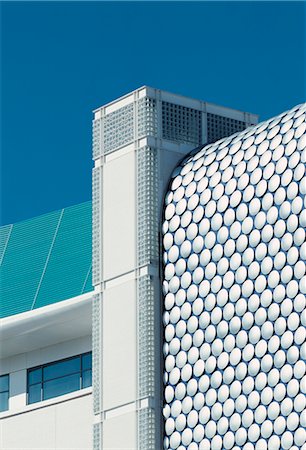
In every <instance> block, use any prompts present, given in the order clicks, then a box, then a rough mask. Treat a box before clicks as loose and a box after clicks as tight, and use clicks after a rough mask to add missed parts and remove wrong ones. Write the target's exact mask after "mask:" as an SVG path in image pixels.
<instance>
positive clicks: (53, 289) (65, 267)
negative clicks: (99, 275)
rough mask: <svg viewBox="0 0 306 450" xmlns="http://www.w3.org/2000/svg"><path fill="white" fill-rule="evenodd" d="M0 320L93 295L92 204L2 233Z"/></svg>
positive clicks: (55, 213)
mask: <svg viewBox="0 0 306 450" xmlns="http://www.w3.org/2000/svg"><path fill="white" fill-rule="evenodd" d="M0 263H1V267H0V299H1V301H0V317H7V316H10V315H13V314H18V313H21V312H25V311H29V310H32V309H35V308H39V307H42V306H45V305H49V304H51V303H56V302H59V301H62V300H66V299H68V298H71V297H75V296H77V295H81V294H82V293H85V292H90V291H91V290H92V286H91V202H86V203H81V204H80V205H75V206H71V207H68V208H65V209H63V210H59V211H54V212H51V213H48V214H44V215H42V216H39V217H34V218H33V219H30V220H26V221H23V222H19V223H16V224H13V225H6V226H4V227H1V228H0Z"/></svg>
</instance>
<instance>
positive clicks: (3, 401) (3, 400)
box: [0, 391, 9, 412]
mask: <svg viewBox="0 0 306 450" xmlns="http://www.w3.org/2000/svg"><path fill="white" fill-rule="evenodd" d="M8 401H9V393H8V391H7V392H0V412H2V411H7V410H8Z"/></svg>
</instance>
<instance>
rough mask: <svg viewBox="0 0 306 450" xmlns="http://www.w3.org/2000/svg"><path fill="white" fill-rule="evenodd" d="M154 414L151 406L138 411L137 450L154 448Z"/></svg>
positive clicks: (151, 449) (153, 449)
mask: <svg viewBox="0 0 306 450" xmlns="http://www.w3.org/2000/svg"><path fill="white" fill-rule="evenodd" d="M154 416H155V414H154V410H153V409H151V408H145V409H141V410H139V411H138V433H139V437H138V442H139V446H138V449H139V450H156V448H155V417H154Z"/></svg>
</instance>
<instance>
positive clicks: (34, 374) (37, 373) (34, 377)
mask: <svg viewBox="0 0 306 450" xmlns="http://www.w3.org/2000/svg"><path fill="white" fill-rule="evenodd" d="M41 374H42V369H41V367H39V368H38V369H33V370H30V371H29V374H28V383H29V384H35V383H41V381H42V380H41Z"/></svg>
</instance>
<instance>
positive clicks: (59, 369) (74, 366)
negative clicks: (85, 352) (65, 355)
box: [43, 356, 81, 381]
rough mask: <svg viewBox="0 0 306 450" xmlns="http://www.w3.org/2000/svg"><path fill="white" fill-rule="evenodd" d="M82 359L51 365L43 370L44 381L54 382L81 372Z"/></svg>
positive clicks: (77, 358)
mask: <svg viewBox="0 0 306 450" xmlns="http://www.w3.org/2000/svg"><path fill="white" fill-rule="evenodd" d="M80 369H81V366H80V357H79V356H77V357H76V358H71V359H67V360H65V361H59V362H58V363H55V364H54V363H53V364H50V365H48V366H46V367H44V369H43V379H44V381H47V380H52V379H53V378H59V377H63V376H65V375H70V374H73V373H76V372H80Z"/></svg>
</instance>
